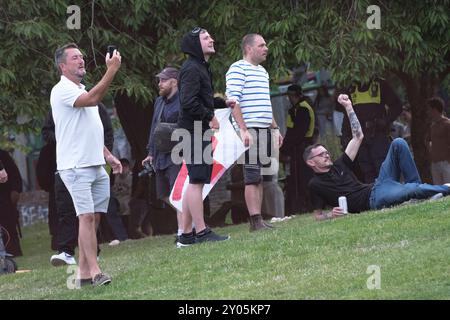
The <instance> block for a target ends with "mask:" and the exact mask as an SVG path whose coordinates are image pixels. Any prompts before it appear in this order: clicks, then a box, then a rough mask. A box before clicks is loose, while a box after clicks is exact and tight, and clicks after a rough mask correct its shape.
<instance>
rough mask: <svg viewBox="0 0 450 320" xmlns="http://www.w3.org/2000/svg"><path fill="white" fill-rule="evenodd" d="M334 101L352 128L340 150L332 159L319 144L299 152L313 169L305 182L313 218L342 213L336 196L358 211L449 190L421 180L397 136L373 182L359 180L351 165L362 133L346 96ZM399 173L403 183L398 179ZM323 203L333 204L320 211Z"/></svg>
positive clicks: (336, 215) (331, 216)
mask: <svg viewBox="0 0 450 320" xmlns="http://www.w3.org/2000/svg"><path fill="white" fill-rule="evenodd" d="M338 102H339V103H340V104H341V105H343V106H344V107H345V110H346V112H347V115H348V118H349V120H350V127H351V128H352V140H350V142H349V143H348V145H347V148H346V149H345V152H344V154H343V155H342V156H341V157H340V158H339V159H338V160H336V161H335V162H334V163H333V161H332V160H331V158H330V153H329V152H328V151H327V150H326V149H325V147H324V146H323V145H321V144H315V145H312V146H309V147H307V148H306V150H305V152H304V153H303V159H304V160H305V162H306V164H307V165H308V166H310V167H311V169H312V170H313V171H314V173H315V175H314V177H313V178H312V179H311V181H310V182H309V188H310V190H311V195H312V202H313V206H314V216H315V218H316V219H317V220H323V219H327V218H334V217H339V216H342V215H343V214H344V212H343V209H342V208H340V207H338V198H339V197H340V196H345V197H347V204H348V212H351V213H358V212H361V211H366V210H369V209H372V210H373V209H381V208H386V207H391V206H394V205H396V204H399V203H402V202H404V201H408V200H410V199H425V198H429V197H432V196H434V195H435V194H438V193H442V194H443V195H448V194H449V193H450V183H447V184H445V185H430V184H425V183H422V181H421V180H420V177H419V173H418V171H417V168H416V165H415V163H414V160H413V158H412V155H411V152H410V150H409V147H408V144H407V143H406V142H405V140H403V139H401V138H397V139H395V140H394V141H393V142H392V143H391V146H390V148H389V151H388V154H387V156H386V159H385V160H384V162H383V164H382V165H381V168H380V173H379V175H378V178H377V179H376V180H375V183H373V184H363V183H361V182H359V181H358V180H357V179H356V178H355V176H354V174H353V172H352V166H353V161H354V160H355V158H356V155H357V153H358V150H359V147H360V145H361V142H362V140H363V138H364V135H363V132H362V130H361V125H360V123H359V121H358V118H357V117H356V113H355V111H354V110H353V106H352V103H351V101H350V99H349V98H348V96H347V95H344V94H341V95H339V97H338ZM401 176H403V180H404V183H401V182H400V177H401ZM325 205H328V206H331V207H333V210H332V211H331V212H329V213H324V212H323V211H322V209H323V208H324V206H325Z"/></svg>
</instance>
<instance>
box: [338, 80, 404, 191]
mask: <svg viewBox="0 0 450 320" xmlns="http://www.w3.org/2000/svg"><path fill="white" fill-rule="evenodd" d="M347 94H348V95H350V97H351V100H352V103H353V108H354V111H355V113H356V116H357V117H358V119H359V121H360V123H361V128H362V131H363V133H364V137H365V139H364V141H363V142H362V144H361V147H360V150H359V152H358V156H357V158H356V162H357V165H358V167H359V170H360V172H361V177H360V179H361V180H362V181H363V182H365V183H372V182H374V180H375V178H376V177H377V175H378V173H379V171H380V166H381V163H382V162H383V161H384V158H385V157H386V154H387V152H388V149H389V145H390V143H391V138H390V128H391V125H392V123H393V122H394V120H395V119H396V118H397V117H398V116H399V115H400V114H401V113H402V103H401V101H400V99H399V98H398V96H397V95H396V94H395V92H394V91H393V90H392V88H391V87H390V86H389V84H388V83H387V82H386V81H384V80H381V79H374V80H372V81H370V82H369V83H367V84H354V85H352V86H351V87H350V88H349V90H348V92H347ZM386 106H387V107H388V108H386ZM344 116H345V112H344ZM351 139H352V132H351V128H350V125H349V122H348V121H346V120H344V122H343V126H342V137H341V143H342V146H343V148H345V146H346V145H347V144H348V142H349V141H350V140H351Z"/></svg>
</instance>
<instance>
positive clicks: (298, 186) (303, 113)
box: [280, 85, 315, 215]
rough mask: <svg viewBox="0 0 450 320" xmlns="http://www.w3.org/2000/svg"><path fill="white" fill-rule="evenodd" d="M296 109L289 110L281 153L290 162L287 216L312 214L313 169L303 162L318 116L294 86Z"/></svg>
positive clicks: (291, 97) (290, 89)
mask: <svg viewBox="0 0 450 320" xmlns="http://www.w3.org/2000/svg"><path fill="white" fill-rule="evenodd" d="M287 94H288V98H289V101H290V102H291V104H292V107H291V108H290V109H289V111H288V118H287V124H286V127H287V131H286V136H285V138H284V142H283V145H282V146H281V149H280V152H281V153H282V154H283V155H285V156H286V157H287V158H288V159H289V160H288V163H289V169H290V170H289V171H290V174H289V175H288V176H287V179H286V180H287V181H286V209H285V210H286V213H287V214H288V215H292V214H297V213H301V212H310V211H311V200H310V195H309V191H308V187H307V186H308V182H309V180H310V179H311V178H312V176H313V172H312V170H311V169H310V168H309V167H308V166H307V165H306V163H305V161H304V160H303V157H302V155H303V152H304V151H305V148H306V147H307V146H309V145H311V144H312V143H313V135H314V126H315V117H314V110H313V108H312V107H311V104H310V103H309V101H308V99H307V97H305V96H304V95H303V92H302V88H301V87H300V86H298V85H291V86H289V87H288V90H287Z"/></svg>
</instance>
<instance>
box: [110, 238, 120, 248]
mask: <svg viewBox="0 0 450 320" xmlns="http://www.w3.org/2000/svg"><path fill="white" fill-rule="evenodd" d="M119 244H120V241H119V240H117V239H115V240H113V241H111V242H110V243H108V245H110V246H112V247H114V246H117V245H119Z"/></svg>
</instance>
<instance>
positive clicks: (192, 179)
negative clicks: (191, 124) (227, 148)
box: [183, 133, 213, 184]
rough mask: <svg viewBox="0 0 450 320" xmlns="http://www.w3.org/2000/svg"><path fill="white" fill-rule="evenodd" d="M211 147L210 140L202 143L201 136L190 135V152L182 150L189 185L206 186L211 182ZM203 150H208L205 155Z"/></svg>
mask: <svg viewBox="0 0 450 320" xmlns="http://www.w3.org/2000/svg"><path fill="white" fill-rule="evenodd" d="M202 134H203V133H202ZM195 139H196V140H197V144H196V145H194V140H195ZM200 142H201V143H200ZM211 147H212V146H211V140H209V141H203V135H202V136H195V135H194V134H193V133H191V146H190V150H185V149H183V157H184V159H185V161H186V167H187V170H188V174H189V183H190V184H208V183H210V182H211V174H212V168H213V164H212V148H211ZM205 150H208V151H207V154H206V152H205Z"/></svg>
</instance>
